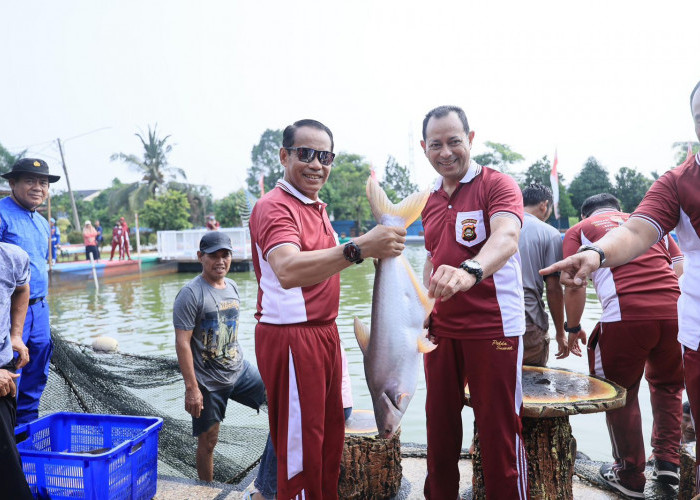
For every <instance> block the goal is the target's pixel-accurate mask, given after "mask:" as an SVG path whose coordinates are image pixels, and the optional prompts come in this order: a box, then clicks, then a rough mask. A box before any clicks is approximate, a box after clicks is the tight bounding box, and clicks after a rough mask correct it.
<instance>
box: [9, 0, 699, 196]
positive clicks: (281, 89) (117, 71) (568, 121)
mask: <svg viewBox="0 0 700 500" xmlns="http://www.w3.org/2000/svg"><path fill="white" fill-rule="evenodd" d="M698 19H700V2H698V1H697V0H687V1H686V0H679V1H672V2H664V3H660V2H655V3H651V2H638V1H636V2H632V1H627V0H619V1H614V2H613V1H609V0H608V1H598V0H591V1H587V2H563V1H560V0H559V1H530V2H523V1H517V2H515V1H513V2H506V1H496V0H492V1H489V2H484V1H480V2H473V1H452V2H446V1H430V2H427V1H425V2H414V1H412V0H403V1H394V0H385V1H366V0H353V1H341V0H325V1H322V2H308V1H294V2H290V1H259V2H242V1H235V0H234V1H231V0H228V1H216V0H211V1H198V2H195V1H179V0H168V1H160V0H158V1H156V0H152V1H148V0H145V1H144V0H139V1H132V0H120V1H118V2H106V1H94V0H89V1H77V0H76V1H73V0H64V1H61V2H56V1H49V0H37V1H26V2H10V1H3V2H2V3H0V20H2V33H1V34H0V37H1V38H0V68H1V69H0V71H1V73H2V76H1V77H0V144H2V145H3V146H5V147H6V148H8V149H9V150H10V151H12V152H18V151H20V150H23V149H28V150H29V151H28V155H30V156H37V157H40V158H43V159H45V160H46V161H47V162H48V163H49V165H50V167H51V170H52V172H58V173H60V174H61V175H63V172H62V171H60V170H61V162H60V154H59V151H58V147H57V145H56V138H61V139H62V140H63V141H65V145H64V146H65V147H64V153H65V161H66V165H67V168H68V173H69V176H70V182H71V186H72V188H73V189H99V188H104V187H107V186H109V185H110V183H111V181H112V179H113V178H115V177H118V178H119V179H120V180H122V181H123V182H133V181H136V180H138V175H137V174H136V173H135V172H134V171H132V170H130V169H129V168H128V167H127V166H126V165H124V164H122V163H119V162H112V161H110V159H109V158H110V156H111V155H112V154H113V153H116V152H124V153H133V154H137V155H141V152H142V147H141V144H140V142H139V140H138V138H137V137H136V136H135V135H134V134H135V133H136V132H144V133H145V132H147V130H148V127H149V125H150V126H154V125H155V124H157V127H158V131H159V133H160V134H162V135H170V141H171V143H172V144H173V145H174V147H173V151H172V153H171V155H170V157H169V158H170V163H171V164H172V165H173V166H177V167H180V168H182V169H184V170H185V172H186V173H187V178H188V181H189V182H192V183H195V184H206V185H209V186H210V187H211V189H212V193H213V194H214V197H215V198H216V199H219V198H222V197H223V196H225V195H226V194H228V193H230V192H232V191H235V190H237V189H238V188H240V187H242V186H243V185H244V183H245V178H246V170H247V168H248V167H249V166H250V152H251V149H252V147H253V146H254V145H255V144H256V143H257V142H258V140H259V139H260V135H261V134H262V133H263V132H264V130H265V129H268V128H271V129H281V128H284V127H285V126H286V125H288V124H290V123H292V122H294V121H296V120H298V119H301V118H315V119H318V120H320V121H322V122H324V123H325V124H326V125H328V126H329V127H330V128H331V130H332V131H333V134H334V137H335V144H336V152H337V151H345V152H350V153H357V154H360V155H363V156H364V157H365V158H367V160H368V161H370V162H371V163H372V165H373V166H374V167H375V168H376V169H377V171H378V173H379V174H380V176H381V174H382V172H383V166H384V164H385V163H386V160H387V157H388V156H389V155H392V156H394V157H395V158H396V159H397V160H398V161H399V162H400V163H401V164H403V165H406V166H409V167H410V168H411V173H412V178H413V180H414V182H416V183H417V184H419V185H420V186H421V187H423V186H428V185H429V184H430V182H431V180H432V179H434V178H435V173H434V171H433V169H432V167H431V166H430V164H429V163H428V162H427V160H426V158H425V156H424V154H423V151H422V149H421V147H420V144H419V141H420V138H421V125H422V120H423V117H424V116H425V114H426V112H428V111H429V110H430V109H432V108H433V107H435V106H438V105H442V104H456V105H458V106H461V107H462V108H464V110H465V111H466V113H467V116H468V118H469V122H470V126H471V128H472V130H474V131H475V133H476V137H475V143H474V149H473V152H472V154H479V153H480V152H484V150H485V148H484V144H483V143H484V141H493V142H500V143H505V144H508V145H509V146H510V147H511V148H512V149H513V150H514V151H516V152H519V153H521V154H522V155H523V156H524V157H525V161H524V162H522V163H521V164H519V165H518V166H516V169H518V168H519V169H522V170H524V169H525V168H526V167H527V166H528V165H530V164H531V163H532V162H534V161H535V160H537V159H539V158H541V157H542V156H544V155H548V156H549V158H550V159H551V158H552V156H553V154H554V151H555V149H556V150H557V151H558V159H559V167H558V169H559V172H560V173H561V174H563V175H564V177H565V183H567V184H568V183H569V182H570V181H571V180H572V179H573V177H574V175H575V174H576V173H577V172H578V171H579V170H580V169H581V167H582V166H583V164H584V162H585V161H586V159H587V158H588V157H589V156H595V157H596V158H597V159H598V160H599V161H600V162H601V163H602V164H603V165H604V166H605V167H607V168H608V170H609V171H610V172H611V174H614V173H615V172H616V171H617V170H618V169H619V168H620V167H623V166H627V167H633V168H637V169H639V170H640V171H641V172H642V173H644V174H647V175H648V174H649V173H650V172H652V171H658V172H664V171H666V170H668V168H670V167H671V166H673V165H674V162H673V152H672V149H671V145H672V143H673V142H676V141H692V140H696V139H697V138H696V137H695V134H694V131H693V124H692V120H691V116H690V108H689V94H690V91H691V90H692V89H693V87H694V85H695V84H696V82H697V81H698V80H700V64H699V63H700V50H698V48H699V47H700V32H698V30H697V29H696V28H695V25H696V23H697V20H698ZM331 175H332V173H331ZM64 177H65V176H64ZM65 189H66V184H65V178H64V179H62V180H61V181H59V182H58V183H57V184H56V185H55V187H54V192H55V191H60V190H65Z"/></svg>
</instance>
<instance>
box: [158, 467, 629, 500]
mask: <svg viewBox="0 0 700 500" xmlns="http://www.w3.org/2000/svg"><path fill="white" fill-rule="evenodd" d="M401 465H402V467H403V481H402V482H401V490H400V491H399V494H398V495H397V496H396V498H395V500H414V499H416V500H419V499H422V498H423V481H424V479H425V473H426V464H425V459H424V458H403V459H402V460H401ZM459 470H460V476H461V481H460V491H462V492H464V494H463V496H462V498H469V496H468V495H467V491H468V488H469V487H470V486H471V480H472V464H471V460H468V459H464V460H461V461H460V462H459ZM255 472H256V471H253V472H252V473H251V474H249V475H248V477H247V478H246V479H244V480H243V481H242V482H241V484H240V485H237V486H233V485H225V484H220V483H210V484H206V483H205V484H203V483H199V482H198V481H193V480H186V479H179V478H171V477H159V478H158V492H157V493H156V496H155V498H156V500H195V499H197V500H200V499H201V500H238V499H241V498H243V491H242V490H243V489H245V488H246V487H247V486H248V485H249V484H250V483H251V482H252V481H253V479H254V478H255V475H254V474H255ZM574 498H575V499H581V500H608V499H619V498H623V497H620V496H618V495H616V494H614V493H612V492H608V491H604V490H602V489H598V488H596V487H593V486H591V485H590V484H589V483H587V482H585V481H582V480H580V479H579V478H578V477H577V476H574Z"/></svg>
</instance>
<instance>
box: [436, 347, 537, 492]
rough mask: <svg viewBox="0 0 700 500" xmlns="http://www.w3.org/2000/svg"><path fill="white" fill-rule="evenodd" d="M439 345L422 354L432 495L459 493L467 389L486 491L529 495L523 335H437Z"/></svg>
mask: <svg viewBox="0 0 700 500" xmlns="http://www.w3.org/2000/svg"><path fill="white" fill-rule="evenodd" d="M435 342H436V343H437V344H438V346H437V349H435V350H434V351H433V352H431V353H429V354H426V355H425V356H424V357H423V362H424V365H425V379H426V386H427V396H426V402H425V414H426V420H427V427H428V460H427V461H428V477H427V478H426V480H425V487H424V490H423V492H424V493H425V497H426V498H428V499H440V500H443V499H448V500H452V499H454V498H457V497H458V495H459V468H458V461H459V454H460V451H461V449H462V415H461V414H462V408H463V407H464V388H465V386H466V385H467V383H468V384H469V392H470V395H471V400H472V407H473V408H474V416H475V419H476V425H477V427H478V429H479V442H480V443H481V455H482V465H483V470H484V482H485V487H486V496H487V498H489V499H494V500H501V499H509V500H510V499H522V498H529V493H528V486H527V457H526V453H525V447H524V446H523V444H522V433H521V430H522V426H521V423H520V410H521V408H522V380H521V376H522V375H521V373H522V371H521V368H522V356H523V343H522V340H521V338H520V337H502V338H500V339H496V340H483V339H480V340H456V339H450V338H446V337H436V338H435Z"/></svg>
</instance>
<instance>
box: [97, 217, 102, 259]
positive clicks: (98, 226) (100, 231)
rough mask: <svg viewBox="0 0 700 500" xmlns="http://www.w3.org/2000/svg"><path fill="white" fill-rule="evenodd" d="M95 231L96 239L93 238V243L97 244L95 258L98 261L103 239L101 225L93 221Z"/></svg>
mask: <svg viewBox="0 0 700 500" xmlns="http://www.w3.org/2000/svg"><path fill="white" fill-rule="evenodd" d="M95 231H97V237H96V238H95V241H96V242H97V258H98V259H99V258H100V248H102V242H103V241H104V237H103V236H102V225H101V224H100V221H99V220H97V219H95Z"/></svg>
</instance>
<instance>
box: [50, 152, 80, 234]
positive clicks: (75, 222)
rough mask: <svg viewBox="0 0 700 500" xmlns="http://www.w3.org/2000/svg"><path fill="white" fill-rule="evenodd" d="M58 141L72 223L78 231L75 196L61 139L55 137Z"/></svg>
mask: <svg viewBox="0 0 700 500" xmlns="http://www.w3.org/2000/svg"><path fill="white" fill-rule="evenodd" d="M56 142H57V143H58V151H59V152H60V153H61V163H62V164H63V173H64V174H66V184H68V194H69V195H70V203H71V205H72V206H73V225H74V226H75V231H80V230H81V226H80V219H79V218H78V208H77V207H76V206H75V197H74V196H73V190H72V189H71V188H70V179H68V170H67V169H66V160H65V158H64V157H63V146H61V139H56Z"/></svg>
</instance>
